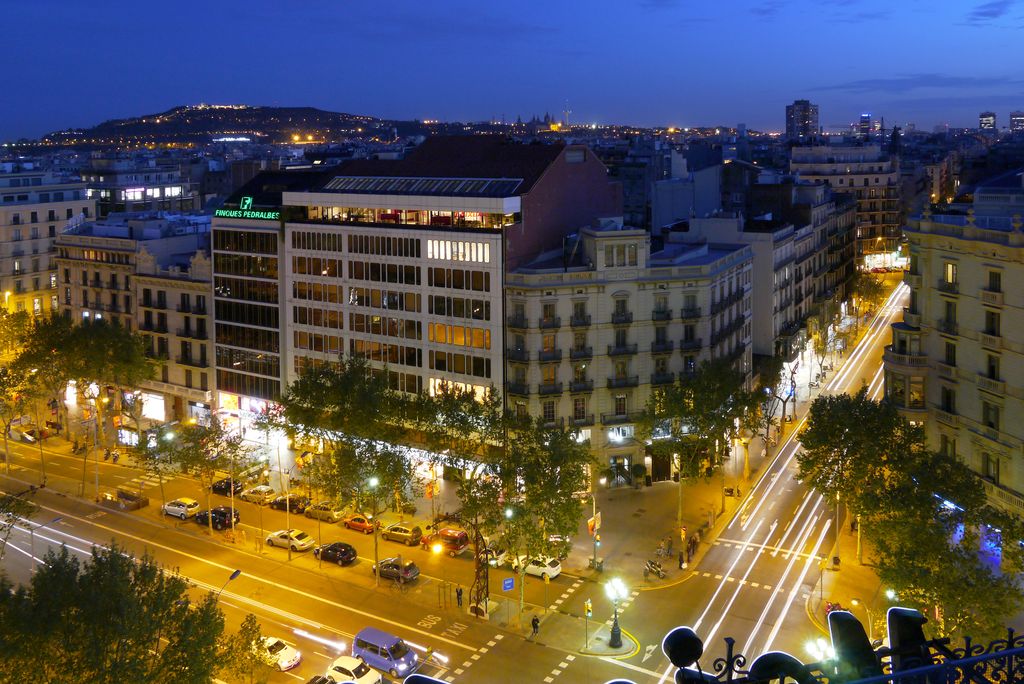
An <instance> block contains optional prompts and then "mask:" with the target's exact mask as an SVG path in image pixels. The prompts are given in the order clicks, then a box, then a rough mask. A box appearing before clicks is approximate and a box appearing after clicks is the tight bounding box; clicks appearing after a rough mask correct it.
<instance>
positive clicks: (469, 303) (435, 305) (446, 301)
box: [427, 295, 491, 321]
mask: <svg viewBox="0 0 1024 684" xmlns="http://www.w3.org/2000/svg"><path fill="white" fill-rule="evenodd" d="M427 301H428V303H429V305H430V313H432V314H434V315H436V316H451V317H453V318H472V319H473V320H477V321H489V320H491V303H490V302H489V301H487V300H484V299H463V298H462V297H445V296H443V295H430V297H429V298H428V300H427Z"/></svg>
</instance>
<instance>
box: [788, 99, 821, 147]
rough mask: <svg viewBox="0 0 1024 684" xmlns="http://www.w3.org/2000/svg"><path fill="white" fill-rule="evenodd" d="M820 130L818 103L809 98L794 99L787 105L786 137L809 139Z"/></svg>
mask: <svg viewBox="0 0 1024 684" xmlns="http://www.w3.org/2000/svg"><path fill="white" fill-rule="evenodd" d="M817 132H818V105H816V104H811V102H810V101H809V100H793V104H791V105H786V139H787V140H798V141H800V140H808V139H810V138H813V137H814V136H815V135H816V134H817Z"/></svg>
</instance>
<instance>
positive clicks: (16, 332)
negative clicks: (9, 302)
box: [0, 309, 32, 354]
mask: <svg viewBox="0 0 1024 684" xmlns="http://www.w3.org/2000/svg"><path fill="white" fill-rule="evenodd" d="M31 329H32V317H31V316H29V314H28V312H27V311H14V312H9V311H7V310H6V309H0V351H2V352H3V353H5V354H7V353H10V352H11V351H14V350H16V349H18V348H19V347H20V346H21V345H22V344H24V342H25V338H26V336H27V335H28V334H29V331H30V330H31Z"/></svg>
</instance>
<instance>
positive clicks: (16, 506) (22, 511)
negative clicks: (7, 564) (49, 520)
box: [0, 494, 38, 561]
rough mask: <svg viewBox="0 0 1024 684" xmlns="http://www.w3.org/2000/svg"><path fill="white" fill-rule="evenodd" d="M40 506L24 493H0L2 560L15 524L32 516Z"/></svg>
mask: <svg viewBox="0 0 1024 684" xmlns="http://www.w3.org/2000/svg"><path fill="white" fill-rule="evenodd" d="M37 508H38V506H36V505H35V504H34V503H32V502H31V501H29V500H28V499H25V498H24V496H23V495H15V494H0V561H2V560H3V559H4V553H5V552H6V551H7V540H8V539H9V538H10V536H11V532H12V531H13V530H14V526H15V525H17V524H18V523H19V522H21V521H22V520H24V519H26V518H30V517H31V516H32V515H33V514H34V513H35V512H36V510H37Z"/></svg>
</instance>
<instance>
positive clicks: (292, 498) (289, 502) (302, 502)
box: [270, 494, 309, 513]
mask: <svg viewBox="0 0 1024 684" xmlns="http://www.w3.org/2000/svg"><path fill="white" fill-rule="evenodd" d="M307 506H309V497H307V496H300V495H299V494H282V495H281V496H279V497H277V498H276V499H274V500H273V501H271V502H270V507H271V508H273V509H274V510H276V511H285V510H287V511H288V512H290V513H302V512H304V511H305V510H306V507H307Z"/></svg>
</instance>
